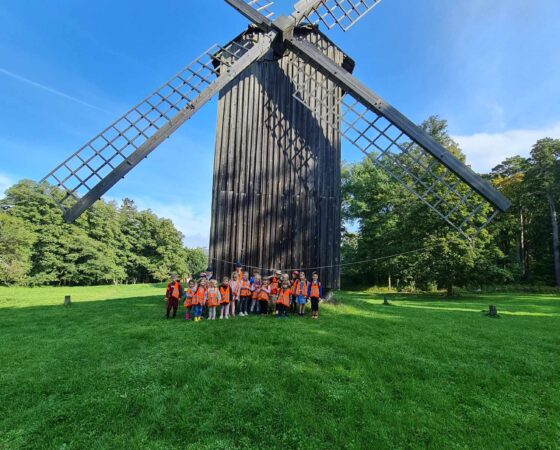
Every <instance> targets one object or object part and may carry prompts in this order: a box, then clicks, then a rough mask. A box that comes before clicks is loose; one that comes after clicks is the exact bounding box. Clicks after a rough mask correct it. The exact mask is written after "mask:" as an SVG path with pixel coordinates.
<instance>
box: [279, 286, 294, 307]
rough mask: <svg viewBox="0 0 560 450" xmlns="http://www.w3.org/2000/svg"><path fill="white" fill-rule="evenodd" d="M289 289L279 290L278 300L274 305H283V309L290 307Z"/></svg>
mask: <svg viewBox="0 0 560 450" xmlns="http://www.w3.org/2000/svg"><path fill="white" fill-rule="evenodd" d="M290 294H291V291H290V289H289V288H288V289H280V293H279V294H278V300H277V302H276V303H278V304H280V305H284V306H285V307H288V306H290Z"/></svg>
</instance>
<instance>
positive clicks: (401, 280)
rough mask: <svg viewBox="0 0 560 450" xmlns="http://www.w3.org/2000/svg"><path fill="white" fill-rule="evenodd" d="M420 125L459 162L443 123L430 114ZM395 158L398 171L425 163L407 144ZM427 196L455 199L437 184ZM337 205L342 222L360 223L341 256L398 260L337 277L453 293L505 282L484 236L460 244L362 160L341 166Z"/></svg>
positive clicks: (441, 173) (439, 171)
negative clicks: (472, 285) (480, 274)
mask: <svg viewBox="0 0 560 450" xmlns="http://www.w3.org/2000/svg"><path fill="white" fill-rule="evenodd" d="M422 127H423V128H424V129H425V130H426V131H427V132H428V133H429V134H430V135H431V136H432V137H433V138H434V139H435V140H436V141H438V142H439V143H440V144H441V145H443V146H444V147H446V148H447V149H448V150H449V151H450V152H451V153H452V154H454V155H455V156H456V157H457V158H459V159H460V160H462V161H464V160H465V157H464V155H463V153H462V152H461V149H460V148H459V145H458V144H457V143H456V142H454V141H453V139H452V138H451V137H450V136H449V134H448V132H447V123H446V121H444V120H441V119H439V118H437V117H430V118H429V119H428V120H426V121H425V122H424V123H423V124H422ZM393 157H394V156H393ZM399 158H400V160H401V162H402V166H408V165H409V163H410V162H412V160H413V159H414V160H415V161H420V162H421V163H422V164H423V165H424V167H427V166H428V165H429V162H430V161H429V157H428V156H427V155H426V154H425V153H424V152H423V151H422V150H421V149H420V148H419V147H417V146H414V145H413V146H412V147H410V149H409V150H408V152H407V153H406V154H405V153H403V154H401V155H400V156H399ZM380 163H381V164H384V163H385V160H384V158H381V161H380ZM402 166H400V167H402ZM391 167H392V170H394V171H399V170H400V169H399V167H398V166H394V165H393V166H391ZM411 167H412V168H411V169H410V170H412V171H414V170H418V173H417V174H415V175H416V176H417V177H418V176H420V171H421V170H423V169H422V168H421V167H420V166H419V164H414V165H412V166H411ZM432 170H435V172H436V173H435V174H434V175H430V176H433V177H438V178H440V179H444V180H445V181H446V182H447V184H448V185H452V184H455V178H454V175H452V174H450V173H448V172H446V171H445V170H444V169H443V168H442V167H439V168H436V169H432ZM398 174H399V175H400V176H401V177H402V178H406V177H407V176H408V175H407V174H405V173H404V172H402V173H398ZM429 184H430V183H429ZM455 189H457V190H458V191H459V193H460V195H461V196H464V195H465V194H467V192H468V191H469V190H470V188H469V187H468V186H466V185H463V184H459V185H457V186H456V188H455ZM429 195H432V196H435V198H433V199H431V200H432V203H436V202H437V199H439V198H443V199H445V200H446V201H447V202H448V203H449V204H454V202H455V200H456V199H455V198H451V197H452V196H453V195H454V194H452V193H450V192H448V190H447V188H446V186H444V185H442V184H438V185H435V187H433V188H432V189H431V193H430V194H429ZM343 202H344V203H343V212H344V217H345V219H347V220H355V221H357V223H358V224H359V231H358V233H356V235H354V236H352V235H350V234H347V235H346V236H345V238H344V239H343V242H344V245H345V248H344V249H343V252H342V255H343V257H344V258H346V257H348V256H350V257H351V258H355V259H354V260H362V259H371V258H376V257H383V256H385V255H395V254H398V255H399V256H396V257H391V258H388V259H386V260H382V261H379V262H377V263H371V264H363V265H360V266H358V267H354V268H352V269H344V272H343V276H344V277H346V274H347V273H348V272H349V273H351V274H352V278H354V279H355V278H358V277H361V278H362V279H363V280H367V282H370V283H378V282H380V281H383V282H384V281H385V280H387V281H388V282H392V280H393V279H396V281H397V285H398V286H401V285H402V284H404V285H409V286H411V287H420V288H427V287H428V286H431V285H434V284H435V285H437V286H438V287H441V288H445V289H446V290H447V293H448V294H449V295H451V294H453V288H454V286H455V285H466V284H469V283H473V282H482V281H484V282H490V281H496V280H500V281H503V280H507V279H510V276H509V273H508V271H507V270H505V269H501V268H499V267H498V264H499V263H500V262H501V259H503V257H504V255H503V253H502V252H501V251H500V250H499V248H497V246H496V244H495V243H494V241H493V240H492V239H490V236H489V233H488V232H487V231H485V232H482V233H480V234H479V235H478V236H477V237H476V238H474V239H473V242H470V241H468V240H466V239H465V237H464V236H462V235H460V234H459V233H458V232H456V231H455V230H453V229H451V228H450V227H449V226H448V225H446V224H445V223H444V222H442V220H441V218H440V216H439V215H437V214H436V213H434V212H433V211H432V210H431V209H429V208H427V207H426V206H425V205H424V204H423V203H421V202H420V201H418V200H417V199H416V197H415V196H414V195H413V194H411V193H410V192H409V191H407V190H406V189H405V188H403V187H402V186H401V184H400V182H398V181H396V180H395V179H393V178H390V177H389V176H388V175H386V174H385V172H383V171H382V170H380V169H379V168H378V167H376V166H374V165H373V163H372V161H371V160H370V159H369V158H368V159H364V160H363V161H361V162H359V163H356V164H352V165H348V166H346V167H345V168H344V170H343ZM464 208H465V206H464V205H462V206H461V208H460V209H458V210H457V211H455V212H452V213H453V214H457V215H460V214H463V215H464V216H466V215H467V211H466V210H465V209H464ZM489 210H490V206H489V205H487V206H483V207H482V209H481V210H480V211H479V212H480V215H481V216H485V215H486V214H488V213H489ZM471 231H474V230H471ZM481 266H483V267H485V268H486V277H484V280H483V277H478V276H476V271H477V267H481ZM490 268H493V269H492V270H490ZM492 276H493V277H494V279H492Z"/></svg>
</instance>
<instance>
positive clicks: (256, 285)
mask: <svg viewBox="0 0 560 450" xmlns="http://www.w3.org/2000/svg"><path fill="white" fill-rule="evenodd" d="M252 280H253V281H252V282H251V313H255V314H257V313H258V312H259V293H260V291H261V287H262V280H261V274H260V273H259V272H256V271H255V274H254V275H253V279H252Z"/></svg>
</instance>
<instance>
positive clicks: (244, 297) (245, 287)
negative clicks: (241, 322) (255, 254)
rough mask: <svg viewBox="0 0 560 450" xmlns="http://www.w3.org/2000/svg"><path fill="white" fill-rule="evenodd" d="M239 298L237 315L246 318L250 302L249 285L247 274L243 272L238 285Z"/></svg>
mask: <svg viewBox="0 0 560 450" xmlns="http://www.w3.org/2000/svg"><path fill="white" fill-rule="evenodd" d="M239 298H240V300H241V312H240V313H239V315H240V316H248V315H249V312H248V309H249V300H251V283H249V277H248V275H247V272H243V278H242V279H241V282H240V284H239Z"/></svg>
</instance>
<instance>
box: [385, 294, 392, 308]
mask: <svg viewBox="0 0 560 450" xmlns="http://www.w3.org/2000/svg"><path fill="white" fill-rule="evenodd" d="M383 305H384V306H391V304H390V303H389V300H388V299H387V296H386V295H385V296H383Z"/></svg>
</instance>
